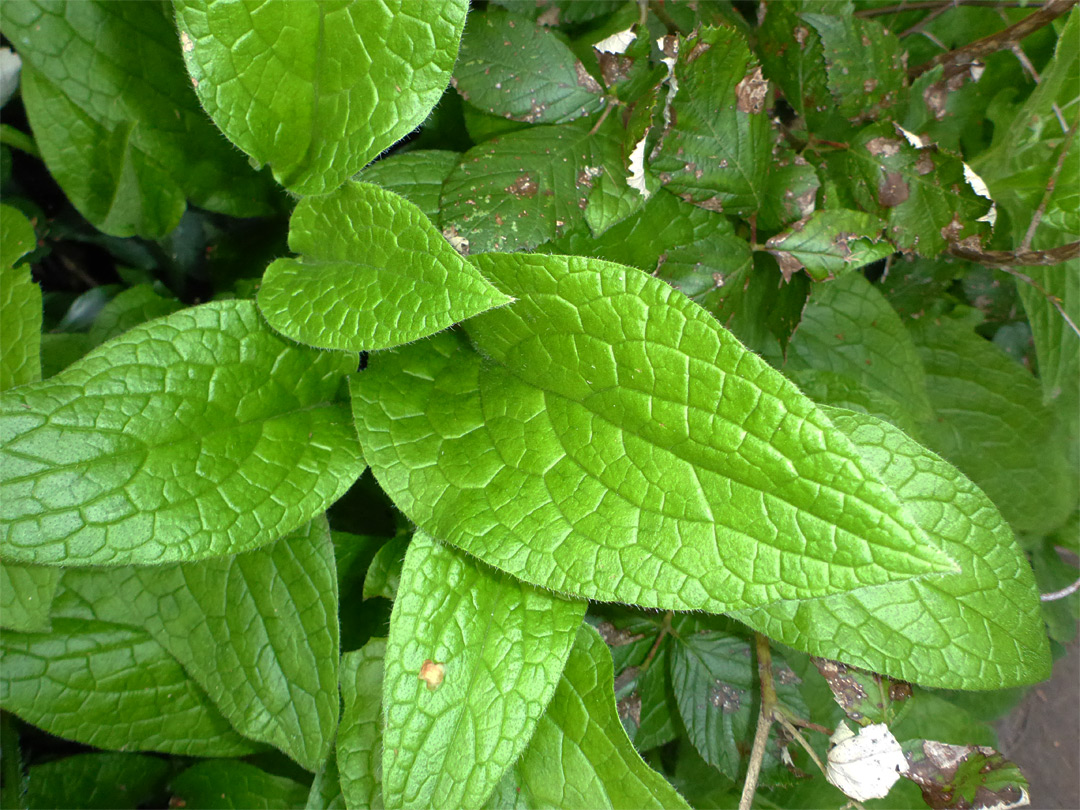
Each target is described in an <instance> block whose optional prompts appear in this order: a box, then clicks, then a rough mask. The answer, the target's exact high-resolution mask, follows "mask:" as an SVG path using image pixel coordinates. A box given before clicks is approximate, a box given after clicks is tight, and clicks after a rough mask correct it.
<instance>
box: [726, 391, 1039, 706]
mask: <svg viewBox="0 0 1080 810" xmlns="http://www.w3.org/2000/svg"><path fill="white" fill-rule="evenodd" d="M828 413H829V414H830V418H831V419H832V422H833V424H834V425H836V427H837V428H838V429H839V430H842V431H844V433H845V434H847V435H848V436H849V437H850V438H851V440H852V442H854V444H855V446H856V447H857V448H858V449H859V451H860V452H861V453H862V454H863V456H864V458H865V459H866V462H867V464H869V465H870V466H871V467H872V468H873V469H875V470H877V471H878V473H879V474H880V475H881V477H882V479H883V480H884V481H885V482H886V483H887V484H891V485H892V486H893V487H894V489H895V491H896V493H897V494H898V495H899V496H900V497H902V498H903V499H904V503H905V508H906V509H907V510H908V511H909V512H910V513H911V515H912V517H913V518H914V519H915V520H916V521H917V522H918V523H919V524H920V525H921V526H922V527H923V528H924V529H925V530H926V534H927V536H928V537H929V538H930V541H931V542H932V543H933V544H934V545H935V546H936V547H937V548H940V549H941V550H942V551H944V552H945V553H947V554H948V555H949V556H950V557H951V558H952V559H954V560H956V561H957V563H959V565H960V569H961V570H960V572H958V573H955V574H950V575H948V576H944V577H934V578H925V579H921V580H913V581H910V582H894V583H890V584H888V585H884V586H882V587H878V588H867V589H865V590H861V591H855V592H852V593H849V594H839V595H836V596H829V597H825V598H822V599H812V600H807V601H804V602H778V603H775V604H772V605H766V606H764V607H761V608H757V609H755V610H747V611H738V612H735V613H733V614H732V615H733V616H734V617H735V618H737V619H739V620H740V621H743V622H746V623H747V624H749V625H750V626H751V627H753V628H754V629H755V630H758V631H760V632H762V633H764V634H766V635H767V636H769V637H770V638H773V639H776V640H777V641H780V642H782V643H784V644H787V645H789V646H792V647H795V648H796V649H800V650H805V651H806V652H809V653H810V654H812V655H819V656H822V657H831V658H834V659H839V660H841V661H844V662H845V663H848V664H853V665H855V666H859V667H863V668H865V669H869V670H872V671H874V672H879V673H882V674H884V675H888V676H890V677H892V678H899V679H901V680H906V681H911V682H913V683H920V684H924V685H926V686H936V687H942V688H947V689H1001V688H1004V687H1007V686H1015V685H1017V684H1024V683H1033V682H1035V681H1039V680H1042V679H1043V678H1046V677H1047V676H1048V675H1049V673H1050V653H1049V646H1048V644H1047V640H1046V633H1045V631H1044V629H1043V620H1042V615H1041V613H1040V610H1039V599H1038V593H1037V591H1036V588H1035V578H1034V576H1033V575H1032V573H1031V567H1030V566H1029V565H1028V562H1027V560H1026V559H1025V557H1024V555H1023V552H1022V551H1021V550H1020V548H1019V547H1018V546H1017V544H1016V542H1015V540H1013V538H1012V532H1011V531H1010V529H1009V527H1008V524H1006V523H1005V521H1004V520H1002V517H1001V514H1000V513H999V512H998V511H997V509H996V508H995V507H994V505H993V504H992V503H991V502H990V500H989V499H988V498H987V497H986V495H984V494H983V493H982V492H981V491H980V490H979V489H978V488H977V487H976V486H975V485H974V484H972V483H971V481H969V480H968V479H967V478H965V477H964V476H963V475H962V474H961V473H960V472H959V471H958V470H957V469H956V468H954V467H952V466H951V465H949V464H948V463H946V462H945V461H943V460H942V459H941V458H939V457H938V456H936V455H934V454H933V453H931V452H930V451H929V450H927V449H926V448H924V447H922V446H920V445H919V444H917V443H916V442H914V441H912V440H911V439H909V438H908V437H907V436H905V435H904V433H903V432H901V431H900V430H899V429H898V428H895V427H893V426H892V425H890V424H888V423H887V422H883V421H881V420H879V419H875V418H874V417H872V416H867V415H865V414H857V413H853V412H851V411H842V410H839V409H833V408H830V409H828Z"/></svg>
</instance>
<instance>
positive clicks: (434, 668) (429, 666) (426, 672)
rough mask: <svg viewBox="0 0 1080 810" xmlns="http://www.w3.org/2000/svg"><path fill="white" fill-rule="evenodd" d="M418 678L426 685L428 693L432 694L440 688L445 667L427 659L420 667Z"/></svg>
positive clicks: (444, 675) (444, 674)
mask: <svg viewBox="0 0 1080 810" xmlns="http://www.w3.org/2000/svg"><path fill="white" fill-rule="evenodd" d="M418 677H419V678H420V680H422V681H423V682H424V683H425V685H427V688H428V690H429V691H432V692H434V691H435V690H436V689H438V688H439V687H440V686H442V682H443V679H444V678H445V677H446V665H445V664H440V663H439V662H438V661H432V660H431V659H430V658H428V659H427V660H426V661H424V663H423V664H422V665H421V667H420V674H419V676H418Z"/></svg>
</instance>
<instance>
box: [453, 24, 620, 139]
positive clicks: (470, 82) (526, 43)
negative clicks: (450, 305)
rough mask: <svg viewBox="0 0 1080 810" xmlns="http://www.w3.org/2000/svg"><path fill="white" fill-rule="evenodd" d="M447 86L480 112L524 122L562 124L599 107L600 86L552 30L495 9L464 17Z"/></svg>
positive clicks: (601, 104) (602, 103) (588, 113)
mask: <svg viewBox="0 0 1080 810" xmlns="http://www.w3.org/2000/svg"><path fill="white" fill-rule="evenodd" d="M453 84H454V87H455V88H457V91H458V93H460V94H461V97H462V98H463V99H465V100H466V101H468V102H469V103H471V104H473V105H475V106H476V107H479V108H480V109H481V110H485V111H486V112H488V113H491V114H493V115H499V116H503V117H505V118H510V119H512V120H515V121H525V122H527V123H530V124H564V123H566V122H568V121H573V120H574V119H575V118H580V117H582V116H583V115H591V114H592V113H595V112H599V111H600V109H601V108H602V107H603V106H604V92H603V89H602V88H601V87H600V84H599V83H598V82H597V81H596V79H594V78H593V77H592V76H591V75H589V72H588V71H587V70H586V69H585V66H584V65H582V64H581V62H580V61H578V59H577V57H575V56H574V54H573V52H572V51H571V50H570V48H568V47H567V46H566V45H564V44H563V42H562V41H561V40H560V39H559V38H558V37H556V36H555V34H553V33H551V32H550V31H548V30H547V29H545V28H541V27H540V26H539V25H537V24H536V23H534V22H533V21H532V20H530V19H528V18H527V17H522V16H521V15H519V14H510V13H507V12H506V11H504V10H502V9H497V8H492V9H489V10H488V11H486V12H479V13H476V14H473V15H472V16H470V17H469V24H468V25H467V26H466V28H465V36H464V37H462V40H461V58H460V59H459V60H458V63H457V66H456V67H455V68H454V78H453Z"/></svg>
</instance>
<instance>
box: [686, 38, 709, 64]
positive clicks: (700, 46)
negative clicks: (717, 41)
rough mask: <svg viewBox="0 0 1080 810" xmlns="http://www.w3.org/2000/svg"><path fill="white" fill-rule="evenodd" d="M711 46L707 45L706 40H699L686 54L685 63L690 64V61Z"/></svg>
mask: <svg viewBox="0 0 1080 810" xmlns="http://www.w3.org/2000/svg"><path fill="white" fill-rule="evenodd" d="M711 47H712V46H711V45H709V44H708V43H707V42H699V43H698V44H697V45H695V46H694V47H693V48H691V49H690V53H688V54H687V55H686V64H690V63H691V62H693V61H694V60H695V59H697V58H698V57H699V56H701V55H702V54H703V53H705V51H707V50H709V48H711Z"/></svg>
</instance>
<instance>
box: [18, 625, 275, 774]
mask: <svg viewBox="0 0 1080 810" xmlns="http://www.w3.org/2000/svg"><path fill="white" fill-rule="evenodd" d="M0 705H2V706H3V707H4V709H6V710H7V711H9V712H12V713H13V714H16V715H18V716H19V717H21V718H22V719H23V720H25V721H26V722H28V723H32V724H33V725H35V726H38V727H39V728H43V729H45V731H48V732H49V733H50V734H55V735H57V736H58V737H64V738H67V739H71V740H75V741H76V742H81V743H83V744H85V745H93V746H95V747H97V748H106V749H120V750H124V751H132V750H136V751H161V752H164V753H170V754H184V755H187V756H203V757H205V756H224V757H228V756H240V755H243V754H249V753H251V752H252V751H255V750H257V745H256V744H255V743H252V742H250V741H249V740H245V739H244V738H243V737H241V736H240V735H239V734H237V733H236V732H235V731H234V730H233V729H232V727H231V726H230V725H229V722H228V721H227V720H226V719H225V718H224V717H222V716H221V714H219V713H218V711H217V709H215V708H214V704H213V703H211V702H210V699H209V698H208V697H207V696H206V695H205V694H203V692H202V690H201V689H199V687H198V686H197V685H196V684H195V681H193V680H192V679H191V678H189V677H188V676H187V674H186V673H185V672H184V670H183V668H182V667H181V666H180V664H179V663H177V661H176V659H174V658H173V657H172V656H171V655H169V653H168V652H166V650H165V648H164V647H162V646H161V645H160V644H158V643H157V642H156V641H154V639H153V638H152V637H151V636H150V634H149V633H147V632H146V631H144V630H140V629H139V628H137V627H127V626H122V625H118V624H110V623H108V622H102V621H94V620H89V621H88V620H83V619H69V618H55V617H54V618H53V622H52V632H51V633H11V632H8V633H4V634H3V635H2V636H0Z"/></svg>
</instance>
